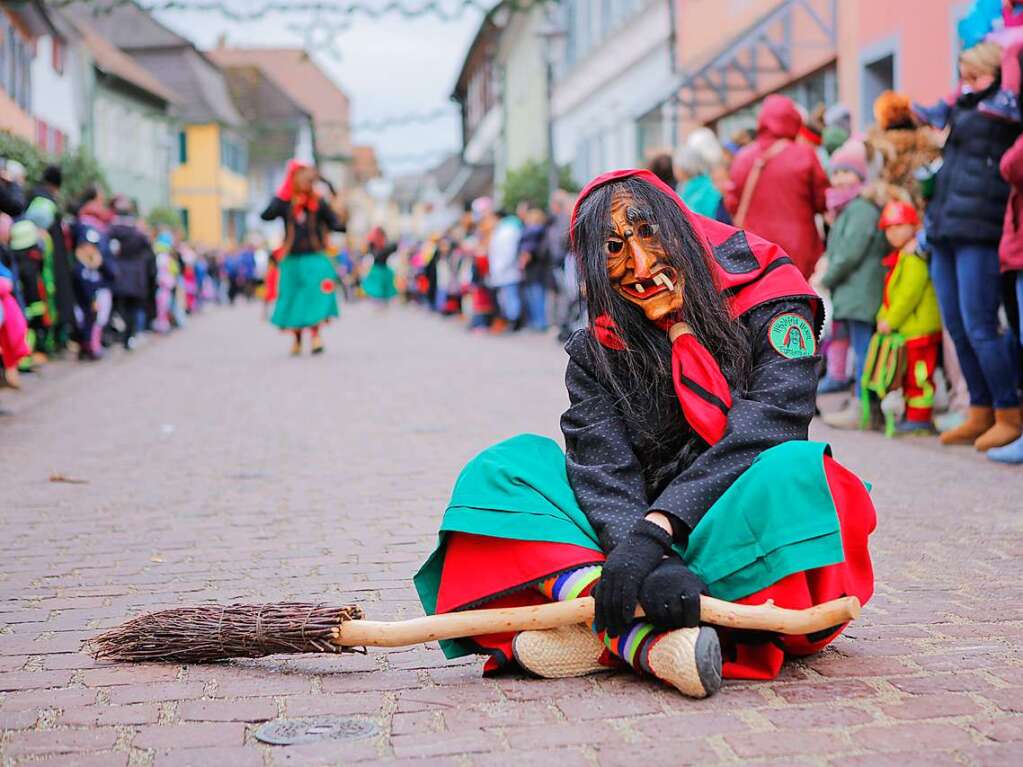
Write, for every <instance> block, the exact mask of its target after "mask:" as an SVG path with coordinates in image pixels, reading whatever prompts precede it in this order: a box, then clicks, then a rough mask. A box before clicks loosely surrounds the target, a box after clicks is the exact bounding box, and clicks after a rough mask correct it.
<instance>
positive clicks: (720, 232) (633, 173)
mask: <svg viewBox="0 0 1023 767" xmlns="http://www.w3.org/2000/svg"><path fill="white" fill-rule="evenodd" d="M779 98H781V97H779ZM784 100H785V101H788V99H784ZM789 103H791V102H789ZM796 116H797V117H798V113H797V115H796ZM797 129H798V126H797ZM627 178H638V179H640V180H642V181H645V182H646V183H648V184H650V185H651V186H653V187H655V188H657V189H658V190H660V191H661V192H663V193H664V194H666V195H667V196H668V197H669V198H670V199H671V200H672V201H674V202H675V204H676V205H678V208H679V210H680V211H682V214H683V215H684V216H685V217H686V219H688V221H689V224H690V225H691V226H692V228H693V232H694V233H695V234H696V237H697V238H698V239H699V241H700V243H701V244H702V245H703V251H704V254H705V255H706V259H707V264H708V266H709V267H710V270H711V273H712V274H713V276H714V282H715V284H716V285H717V288H718V290H720V291H721V292H723V293H724V294H725V295H726V296H727V300H728V305H729V309H730V310H731V313H732V316H733V317H738V316H740V315H742V314H744V313H745V312H747V311H749V310H750V309H751V308H753V307H754V306H757V305H759V304H762V303H766V302H768V301H772V300H777V299H779V298H784V297H799V298H805V299H807V300H808V301H809V303H810V304H811V306H813V308H814V309H815V311H816V312H817V313H818V323H820V322H821V321H822V320H823V315H822V314H821V305H820V299H819V298H818V297H817V294H816V293H814V292H813V290H812V289H811V288H810V286H809V285H808V284H807V282H806V280H805V279H803V276H802V275H801V274H799V271H798V269H796V267H795V266H793V265H792V263H791V260H790V259H789V257H788V256H787V255H786V253H785V251H783V250H782V249H781V248H780V247H778V246H777V245H775V244H774V243H771V242H767V241H766V240H762V239H760V238H759V237H757V236H756V235H754V234H752V233H749V232H740V230H738V229H736V228H735V227H732V226H728V225H727V224H722V223H720V222H718V221H715V220H713V219H710V218H706V217H705V216H699V215H697V214H695V213H693V212H692V211H691V210H689V208H687V207H686V206H685V203H683V202H682V200H681V198H679V196H678V194H676V193H675V190H674V189H672V188H671V187H670V186H668V185H667V184H665V183H664V182H663V181H661V180H660V179H659V178H657V176H655V175H654V174H653V173H651V172H650V171H648V170H640V169H638V168H629V169H625V170H613V171H610V172H608V173H604V174H601V175H600V176H597V177H596V178H595V179H593V180H592V181H591V182H590V183H588V184H587V185H586V187H585V188H584V189H583V190H582V192H580V193H579V199H578V200H577V201H576V204H575V208H574V209H573V210H572V223H571V227H570V229H569V232H570V234H571V237H572V238H573V242H572V247H573V248H574V247H575V242H574V238H575V222H576V217H577V216H578V215H579V207H580V206H581V205H582V203H583V200H585V199H586V198H587V197H588V196H589V195H590V193H591V192H593V191H594V190H595V189H598V188H599V187H602V186H604V185H605V184H610V183H613V182H615V181H621V180H623V179H627ZM737 236H738V237H741V239H742V244H743V245H745V246H746V248H748V251H749V257H750V258H751V259H752V261H751V262H750V263H749V264H748V269H747V268H741V269H738V270H732V271H729V270H728V269H725V268H723V267H722V266H721V264H720V262H719V261H718V259H717V257H716V255H715V252H716V250H718V249H721V248H724V249H725V250H726V251H727V250H729V247H728V245H727V243H729V242H733V241H734V240H735V238H736V237H737ZM779 266H782V267H783V268H777V267H779ZM818 330H819V326H818Z"/></svg>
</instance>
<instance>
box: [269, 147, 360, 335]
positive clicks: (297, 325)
mask: <svg viewBox="0 0 1023 767" xmlns="http://www.w3.org/2000/svg"><path fill="white" fill-rule="evenodd" d="M315 181H316V170H315V169H314V168H312V167H311V166H309V165H306V164H305V163H302V162H299V161H298V160H292V161H290V162H289V163H288V169H287V173H286V174H285V177H284V181H283V182H282V183H281V186H280V188H278V190H277V193H276V194H275V196H274V198H273V199H272V200H271V201H270V204H269V205H268V206H267V208H266V210H264V211H263V213H262V218H263V220H264V221H273V220H274V219H276V218H280V219H282V220H283V221H284V242H283V244H282V245H281V251H282V258H281V260H280V264H279V267H278V268H279V277H278V295H277V303H276V304H275V305H274V311H273V315H272V316H271V318H270V321H271V322H272V323H273V324H274V325H276V326H277V327H279V328H281V329H282V330H288V331H290V332H291V333H292V334H293V335H294V338H295V341H294V344H293V345H292V349H291V353H292V354H293V355H298V354H301V353H302V331H303V330H304V329H306V328H308V329H309V334H310V336H311V338H312V353H313V354H319V353H320V352H322V351H323V340H322V339H321V338H320V326H321V325H323V323H325V322H327V321H329V320H330V319H331V318H332V317H337V316H338V308H337V294H336V290H335V288H336V279H337V275H336V273H335V271H334V265H333V264H332V263H331V262H330V258H328V257H327V255H326V254H325V253H324V246H325V243H326V239H327V236H328V234H329V232H331V231H334V232H343V231H344V230H345V228H344V226H343V225H342V224H341V223H340V222H339V221H338V220H337V217H336V216H335V215H334V211H332V210H331V209H330V206H329V205H327V204H326V202H325V201H323V200H321V199H320V196H319V195H318V194H317V193H316V191H315V189H314V188H313V183H314V182H315Z"/></svg>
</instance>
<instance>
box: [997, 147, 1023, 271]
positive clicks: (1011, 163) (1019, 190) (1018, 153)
mask: <svg viewBox="0 0 1023 767" xmlns="http://www.w3.org/2000/svg"><path fill="white" fill-rule="evenodd" d="M1001 171H1002V177H1003V178H1004V179H1005V180H1006V181H1008V182H1009V185H1010V191H1009V204H1008V205H1006V206H1005V222H1004V224H1003V225H1002V239H1001V242H999V243H998V259H999V261H1000V262H1001V265H1002V271H1003V272H1016V271H1023V136H1020V138H1018V139H1017V140H1016V143H1015V144H1013V145H1012V148H1011V149H1009V151H1007V152H1006V153H1005V154H1003V155H1002V162H1001Z"/></svg>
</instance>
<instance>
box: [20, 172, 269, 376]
mask: <svg viewBox="0 0 1023 767" xmlns="http://www.w3.org/2000/svg"><path fill="white" fill-rule="evenodd" d="M62 186H63V176H62V172H61V169H60V167H59V166H56V165H51V166H49V167H47V168H46V169H45V171H44V172H43V173H42V178H41V181H40V183H39V184H38V185H36V186H30V185H29V184H27V183H26V179H25V171H24V167H23V166H21V164H20V163H18V162H16V161H14V160H8V159H4V158H0V355H2V359H3V365H2V373H0V385H3V386H7V387H9V388H12V389H20V388H22V387H23V386H25V385H26V376H28V375H31V374H33V373H35V372H37V371H39V370H40V369H41V368H42V367H43V366H44V365H46V364H47V363H48V362H49V361H50V360H51V358H53V357H62V356H65V355H67V354H69V353H70V354H74V355H76V356H77V358H78V359H79V360H82V361H95V360H99V359H101V358H102V357H103V356H104V354H105V350H106V349H107V348H108V347H110V346H112V345H119V346H122V347H123V348H124V349H126V350H132V349H134V348H135V347H136V345H137V342H138V338H139V335H140V334H141V333H144V332H154V333H158V334H162V333H168V332H170V331H171V330H173V329H175V328H181V327H184V326H185V324H186V322H187V318H188V316H189V315H191V314H194V313H196V312H198V311H200V310H201V309H202V307H203V305H204V304H206V303H208V302H227V301H233V300H234V299H235V297H236V296H237V295H239V294H243V293H244V294H246V295H251V294H252V292H253V290H254V287H255V284H256V268H255V267H256V258H255V252H254V250H253V248H250V247H241V248H237V249H234V250H230V251H222V250H208V251H207V250H201V249H197V248H194V247H193V246H191V245H190V244H189V243H188V242H187V241H185V240H183V239H181V237H180V232H178V231H175V230H173V229H172V228H170V227H159V226H152V225H150V224H149V223H147V222H146V221H145V220H144V219H143V218H141V217H140V216H139V215H138V212H137V210H136V208H135V205H134V203H133V202H132V201H131V200H130V199H129V198H127V197H125V196H123V195H114V196H113V197H111V198H110V199H107V197H106V195H105V193H104V191H103V190H102V189H99V188H97V187H89V188H88V189H87V190H86V192H85V194H84V195H83V196H82V197H81V198H80V199H77V200H68V199H65V197H64V196H63V194H62Z"/></svg>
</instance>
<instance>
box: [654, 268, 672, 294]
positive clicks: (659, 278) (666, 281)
mask: <svg viewBox="0 0 1023 767" xmlns="http://www.w3.org/2000/svg"><path fill="white" fill-rule="evenodd" d="M654 282H656V283H658V284H659V285H663V286H664V287H666V288H667V289H668V290H675V284H674V283H673V282H672V281H671V278H670V277H669V276H668V275H667V274H665V273H664V272H660V273H659V274H657V275H656V276H655V277H654Z"/></svg>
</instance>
